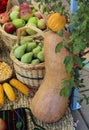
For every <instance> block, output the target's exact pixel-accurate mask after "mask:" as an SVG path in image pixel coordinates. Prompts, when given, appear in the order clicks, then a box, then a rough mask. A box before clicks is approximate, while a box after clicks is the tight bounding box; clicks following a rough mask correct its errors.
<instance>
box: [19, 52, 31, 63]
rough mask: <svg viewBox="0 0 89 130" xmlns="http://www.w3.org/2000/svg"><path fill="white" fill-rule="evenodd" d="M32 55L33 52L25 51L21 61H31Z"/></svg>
mask: <svg viewBox="0 0 89 130" xmlns="http://www.w3.org/2000/svg"><path fill="white" fill-rule="evenodd" d="M32 56H33V53H32V52H29V53H25V54H24V55H23V56H22V57H21V62H22V63H27V64H29V63H31V61H32Z"/></svg>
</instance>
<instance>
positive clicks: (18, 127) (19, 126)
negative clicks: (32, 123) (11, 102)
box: [16, 121, 23, 130]
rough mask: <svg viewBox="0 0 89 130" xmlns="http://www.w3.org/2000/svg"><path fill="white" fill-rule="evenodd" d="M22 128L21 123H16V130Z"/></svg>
mask: <svg viewBox="0 0 89 130" xmlns="http://www.w3.org/2000/svg"><path fill="white" fill-rule="evenodd" d="M22 126H23V123H22V122H21V121H19V122H17V123H16V128H17V129H18V130H20V129H21V128H22Z"/></svg>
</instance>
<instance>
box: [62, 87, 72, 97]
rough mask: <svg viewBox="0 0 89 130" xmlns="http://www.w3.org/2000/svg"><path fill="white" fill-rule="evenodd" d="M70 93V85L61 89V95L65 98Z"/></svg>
mask: <svg viewBox="0 0 89 130" xmlns="http://www.w3.org/2000/svg"><path fill="white" fill-rule="evenodd" d="M69 94H70V87H69V86H68V87H64V88H62V89H61V91H60V95H61V96H64V97H65V98H66V97H68V96H69Z"/></svg>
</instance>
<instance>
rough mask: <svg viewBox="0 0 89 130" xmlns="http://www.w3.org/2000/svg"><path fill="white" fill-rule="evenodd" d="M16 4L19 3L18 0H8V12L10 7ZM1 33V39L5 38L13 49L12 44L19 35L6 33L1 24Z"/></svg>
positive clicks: (6, 42)
mask: <svg viewBox="0 0 89 130" xmlns="http://www.w3.org/2000/svg"><path fill="white" fill-rule="evenodd" d="M14 5H19V1H18V0H8V3H7V10H6V11H7V12H8V11H9V10H10V8H11V7H12V6H14ZM0 35H1V39H2V40H3V42H4V44H5V45H6V46H7V47H8V48H9V49H11V48H12V46H13V45H14V44H15V43H16V40H17V36H15V35H12V34H8V33H6V32H5V31H4V30H3V28H2V27H1V26H0Z"/></svg>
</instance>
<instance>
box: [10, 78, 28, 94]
mask: <svg viewBox="0 0 89 130" xmlns="http://www.w3.org/2000/svg"><path fill="white" fill-rule="evenodd" d="M10 84H11V85H12V86H13V87H15V88H16V89H18V90H19V91H20V92H22V93H23V94H25V95H26V96H28V94H29V88H28V87H27V86H26V85H24V84H23V83H22V82H20V81H19V80H17V79H15V78H13V79H11V80H10Z"/></svg>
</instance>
